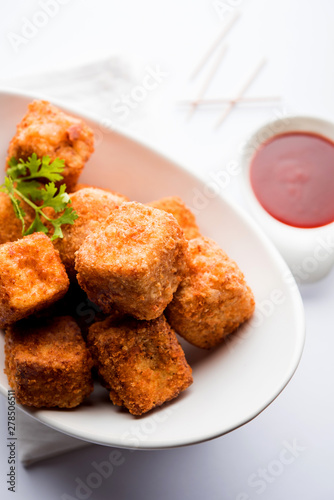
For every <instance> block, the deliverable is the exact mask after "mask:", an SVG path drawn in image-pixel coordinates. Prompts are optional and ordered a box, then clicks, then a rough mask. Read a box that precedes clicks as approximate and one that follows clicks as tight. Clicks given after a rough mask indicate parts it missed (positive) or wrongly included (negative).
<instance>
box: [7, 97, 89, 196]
mask: <svg viewBox="0 0 334 500" xmlns="http://www.w3.org/2000/svg"><path fill="white" fill-rule="evenodd" d="M93 151H94V134H93V131H92V130H91V128H89V127H88V126H87V125H86V124H85V123H84V122H83V121H82V120H80V119H78V118H74V117H73V116H70V115H68V114H66V113H64V112H63V111H61V110H60V109H58V108H56V107H55V106H53V105H52V104H50V103H49V102H47V101H33V102H32V103H31V104H29V107H28V112H27V114H26V115H25V116H24V118H23V119H22V121H21V122H20V123H19V124H18V125H17V132H16V134H15V135H14V137H13V139H12V140H11V142H10V144H9V149H8V157H7V166H8V161H9V160H10V159H11V158H12V157H14V158H16V159H17V160H18V159H19V158H22V159H23V160H27V159H28V157H29V156H31V155H32V153H36V155H37V156H38V158H40V159H41V158H42V157H43V156H49V157H50V158H51V161H53V160H55V159H56V158H60V159H62V160H64V161H65V168H64V171H63V172H62V175H63V177H64V179H63V180H62V181H61V183H65V184H66V186H67V188H68V190H71V189H72V188H73V187H74V186H75V184H76V182H77V180H78V178H79V175H80V173H81V171H82V169H83V167H84V165H85V163H86V162H87V161H88V159H89V157H90V155H91V154H92V152H93Z"/></svg>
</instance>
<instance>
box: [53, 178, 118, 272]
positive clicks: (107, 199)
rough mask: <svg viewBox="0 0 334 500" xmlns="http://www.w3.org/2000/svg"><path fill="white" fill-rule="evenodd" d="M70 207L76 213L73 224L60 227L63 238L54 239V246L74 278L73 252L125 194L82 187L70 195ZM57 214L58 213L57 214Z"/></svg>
mask: <svg viewBox="0 0 334 500" xmlns="http://www.w3.org/2000/svg"><path fill="white" fill-rule="evenodd" d="M70 198H71V202H72V207H73V209H74V210H75V211H76V212H77V214H78V216H79V217H78V219H76V220H75V222H74V224H73V225H71V224H65V225H64V226H63V227H62V231H63V235H64V237H63V238H57V239H56V240H54V242H53V243H54V246H55V248H56V249H57V250H58V251H59V255H60V258H61V260H62V262H63V263H64V265H65V268H66V271H67V273H68V275H69V276H70V278H72V279H74V278H75V275H76V272H75V268H74V265H75V252H76V251H77V250H78V249H79V248H80V246H81V245H82V243H83V242H84V240H85V238H86V237H87V236H88V235H89V234H90V233H91V231H94V230H95V229H98V228H99V226H100V222H101V221H103V220H104V219H106V218H107V217H108V215H110V213H111V212H112V211H113V210H114V209H115V208H117V207H119V206H120V205H121V204H122V203H124V202H125V201H127V198H126V197H125V196H122V195H119V194H112V193H111V192H108V191H104V190H102V189H97V188H82V189H80V190H78V191H76V192H75V193H73V194H71V195H70ZM57 215H58V214H57Z"/></svg>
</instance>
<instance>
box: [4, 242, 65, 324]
mask: <svg viewBox="0 0 334 500" xmlns="http://www.w3.org/2000/svg"><path fill="white" fill-rule="evenodd" d="M68 287H69V279H68V277H67V274H66V272H65V268H64V265H63V264H62V262H61V260H60V257H59V253H58V252H57V251H56V250H55V249H54V247H53V245H52V243H51V241H50V239H49V238H48V237H47V236H45V234H43V233H34V234H31V235H29V236H25V237H24V238H22V239H21V240H18V241H15V242H13V243H4V244H3V245H0V327H1V328H2V327H3V326H5V325H9V324H11V323H14V322H15V321H18V320H20V319H22V318H25V317H27V316H29V315H30V314H32V313H34V312H35V311H38V310H40V309H43V308H44V307H47V306H49V305H50V304H52V303H53V302H56V301H57V300H59V299H60V298H61V297H62V296H63V295H65V293H66V291H67V289H68Z"/></svg>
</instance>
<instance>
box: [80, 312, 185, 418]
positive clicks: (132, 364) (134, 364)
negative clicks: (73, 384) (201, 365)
mask: <svg viewBox="0 0 334 500" xmlns="http://www.w3.org/2000/svg"><path fill="white" fill-rule="evenodd" d="M88 347H89V349H90V351H91V353H92V355H93V358H94V360H95V361H96V363H97V366H98V371H99V375H100V377H101V378H102V380H103V384H104V385H105V386H106V387H107V388H108V389H109V391H110V399H111V400H112V401H113V403H114V404H115V405H118V406H125V407H126V408H127V409H128V410H129V411H130V413H132V415H142V414H143V413H146V412H147V411H149V410H151V409H152V408H155V407H156V406H160V405H162V404H163V403H164V402H166V401H169V400H171V399H174V398H175V397H177V396H178V394H179V393H180V392H181V391H183V390H185V389H186V388H187V387H188V386H189V385H190V384H191V383H192V375H191V373H192V371H191V368H190V366H189V365H188V363H187V361H186V359H185V356H184V352H183V350H182V348H181V346H180V344H179V342H178V340H177V338H176V335H175V332H174V331H173V330H172V329H171V327H170V326H169V325H168V323H167V321H166V319H165V317H164V316H163V315H162V316H160V317H159V318H157V319H155V320H152V321H138V320H135V319H133V318H130V317H125V318H123V319H120V320H117V319H116V320H115V317H114V316H113V317H111V318H107V319H106V320H105V321H102V322H99V323H95V324H94V325H92V326H91V327H90V329H89V334H88Z"/></svg>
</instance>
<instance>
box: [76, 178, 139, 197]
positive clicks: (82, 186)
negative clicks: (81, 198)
mask: <svg viewBox="0 0 334 500" xmlns="http://www.w3.org/2000/svg"><path fill="white" fill-rule="evenodd" d="M85 188H94V189H100V190H101V191H105V192H106V193H111V194H113V195H114V196H116V197H118V198H121V199H122V200H123V201H130V200H129V198H128V197H127V196H125V195H124V194H121V193H118V192H117V191H113V190H112V189H107V188H102V187H99V186H92V185H91V184H83V183H81V182H79V183H78V184H76V185H75V186H74V188H73V189H72V190H71V193H76V192H77V191H80V189H85Z"/></svg>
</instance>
